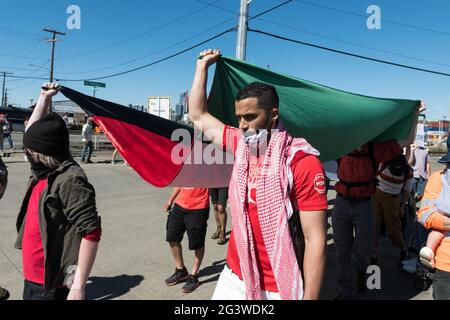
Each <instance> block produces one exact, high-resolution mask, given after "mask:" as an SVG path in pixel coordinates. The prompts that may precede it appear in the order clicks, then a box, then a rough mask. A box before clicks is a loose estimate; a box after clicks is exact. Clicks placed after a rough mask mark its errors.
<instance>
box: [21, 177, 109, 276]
mask: <svg viewBox="0 0 450 320" xmlns="http://www.w3.org/2000/svg"><path fill="white" fill-rule="evenodd" d="M47 184H48V180H47V179H43V180H39V182H38V183H37V184H36V185H35V186H34V188H33V191H32V193H31V196H30V199H29V202H28V208H27V213H26V217H25V230H24V235H23V240H22V261H23V275H24V278H25V279H26V280H28V281H31V282H34V283H37V284H41V285H43V284H44V283H45V263H44V260H45V254H44V247H43V244H42V238H41V229H40V224H39V199H40V198H41V195H42V192H43V191H44V189H45V187H46V186H47ZM100 237H101V228H100V227H99V228H97V229H96V230H94V231H93V232H91V233H89V234H88V235H86V236H85V237H84V239H86V240H89V241H95V242H99V241H100Z"/></svg>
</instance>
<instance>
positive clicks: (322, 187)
mask: <svg viewBox="0 0 450 320" xmlns="http://www.w3.org/2000/svg"><path fill="white" fill-rule="evenodd" d="M314 189H315V190H316V191H317V192H318V193H320V194H324V193H325V192H327V186H326V182H325V177H324V176H323V174H321V173H318V174H317V175H316V178H315V179H314Z"/></svg>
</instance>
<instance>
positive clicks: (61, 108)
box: [52, 100, 87, 127]
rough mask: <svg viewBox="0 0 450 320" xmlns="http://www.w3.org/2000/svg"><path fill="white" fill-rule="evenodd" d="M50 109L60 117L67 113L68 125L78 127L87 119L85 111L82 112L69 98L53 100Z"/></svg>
mask: <svg viewBox="0 0 450 320" xmlns="http://www.w3.org/2000/svg"><path fill="white" fill-rule="evenodd" d="M52 110H53V112H56V113H57V114H59V115H60V116H61V117H63V116H64V115H65V114H67V115H68V117H69V126H70V127H73V126H76V127H80V126H82V125H83V124H84V123H85V122H86V119H87V114H86V112H84V110H83V109H81V108H80V106H79V105H78V104H76V103H75V102H73V101H70V100H62V101H53V102H52Z"/></svg>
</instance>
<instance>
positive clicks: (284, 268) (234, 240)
mask: <svg viewBox="0 0 450 320" xmlns="http://www.w3.org/2000/svg"><path fill="white" fill-rule="evenodd" d="M219 56H220V51H218V50H214V51H213V50H207V51H204V52H202V53H201V58H200V59H199V60H198V62H197V69H196V72H195V76H194V81H193V85H192V90H191V96H190V99H189V117H190V119H191V121H192V122H193V123H194V125H195V127H196V128H197V129H200V130H201V131H202V132H203V133H204V134H205V135H206V136H207V138H208V139H211V140H212V142H213V143H214V144H215V145H216V146H218V147H219V148H223V149H224V150H227V151H229V152H232V153H233V154H234V156H235V163H234V168H233V173H232V177H231V182H230V188H229V203H230V207H231V216H232V233H231V237H230V243H229V247H228V254H227V266H225V268H224V270H223V272H222V274H221V276H220V278H219V281H218V283H217V287H216V290H215V292H214V295H213V299H290V300H297V299H318V298H319V293H320V288H321V284H322V278H323V272H324V266H325V253H326V223H325V222H326V209H327V199H326V190H325V178H324V171H323V167H322V164H321V162H320V161H319V159H318V158H317V156H318V154H319V153H318V151H317V150H316V149H314V148H313V147H312V146H311V145H310V144H309V143H307V142H306V140H304V139H301V138H292V137H291V136H290V135H289V134H288V133H287V132H286V130H285V128H284V125H283V123H282V122H281V121H280V120H279V113H278V106H279V101H278V94H277V92H276V89H275V88H274V87H273V86H271V85H268V84H265V83H260V82H258V83H252V84H250V85H248V86H246V87H245V88H243V89H242V90H241V91H240V92H239V93H238V95H237V97H236V100H235V111H236V117H237V118H238V121H239V129H238V128H232V127H229V126H227V125H225V124H224V123H222V122H221V121H220V120H218V119H217V118H215V117H213V116H212V115H211V114H210V113H209V112H208V104H207V98H206V82H207V73H208V67H209V66H211V65H212V64H214V63H215V62H216V61H217V59H218V58H219ZM230 107H231V106H230ZM298 215H299V221H300V222H301V229H302V231H303V234H304V243H305V246H304V255H303V254H300V256H299V255H297V256H296V250H297V249H298V248H297V247H296V246H295V245H294V241H293V239H292V237H291V232H290V228H289V227H290V219H295V218H297V219H298Z"/></svg>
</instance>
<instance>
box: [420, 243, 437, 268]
mask: <svg viewBox="0 0 450 320" xmlns="http://www.w3.org/2000/svg"><path fill="white" fill-rule="evenodd" d="M419 255H420V262H421V263H422V264H423V265H424V266H425V267H427V268H428V269H434V268H435V263H434V252H433V250H431V249H430V248H428V247H423V248H422V249H420V253H419Z"/></svg>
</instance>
